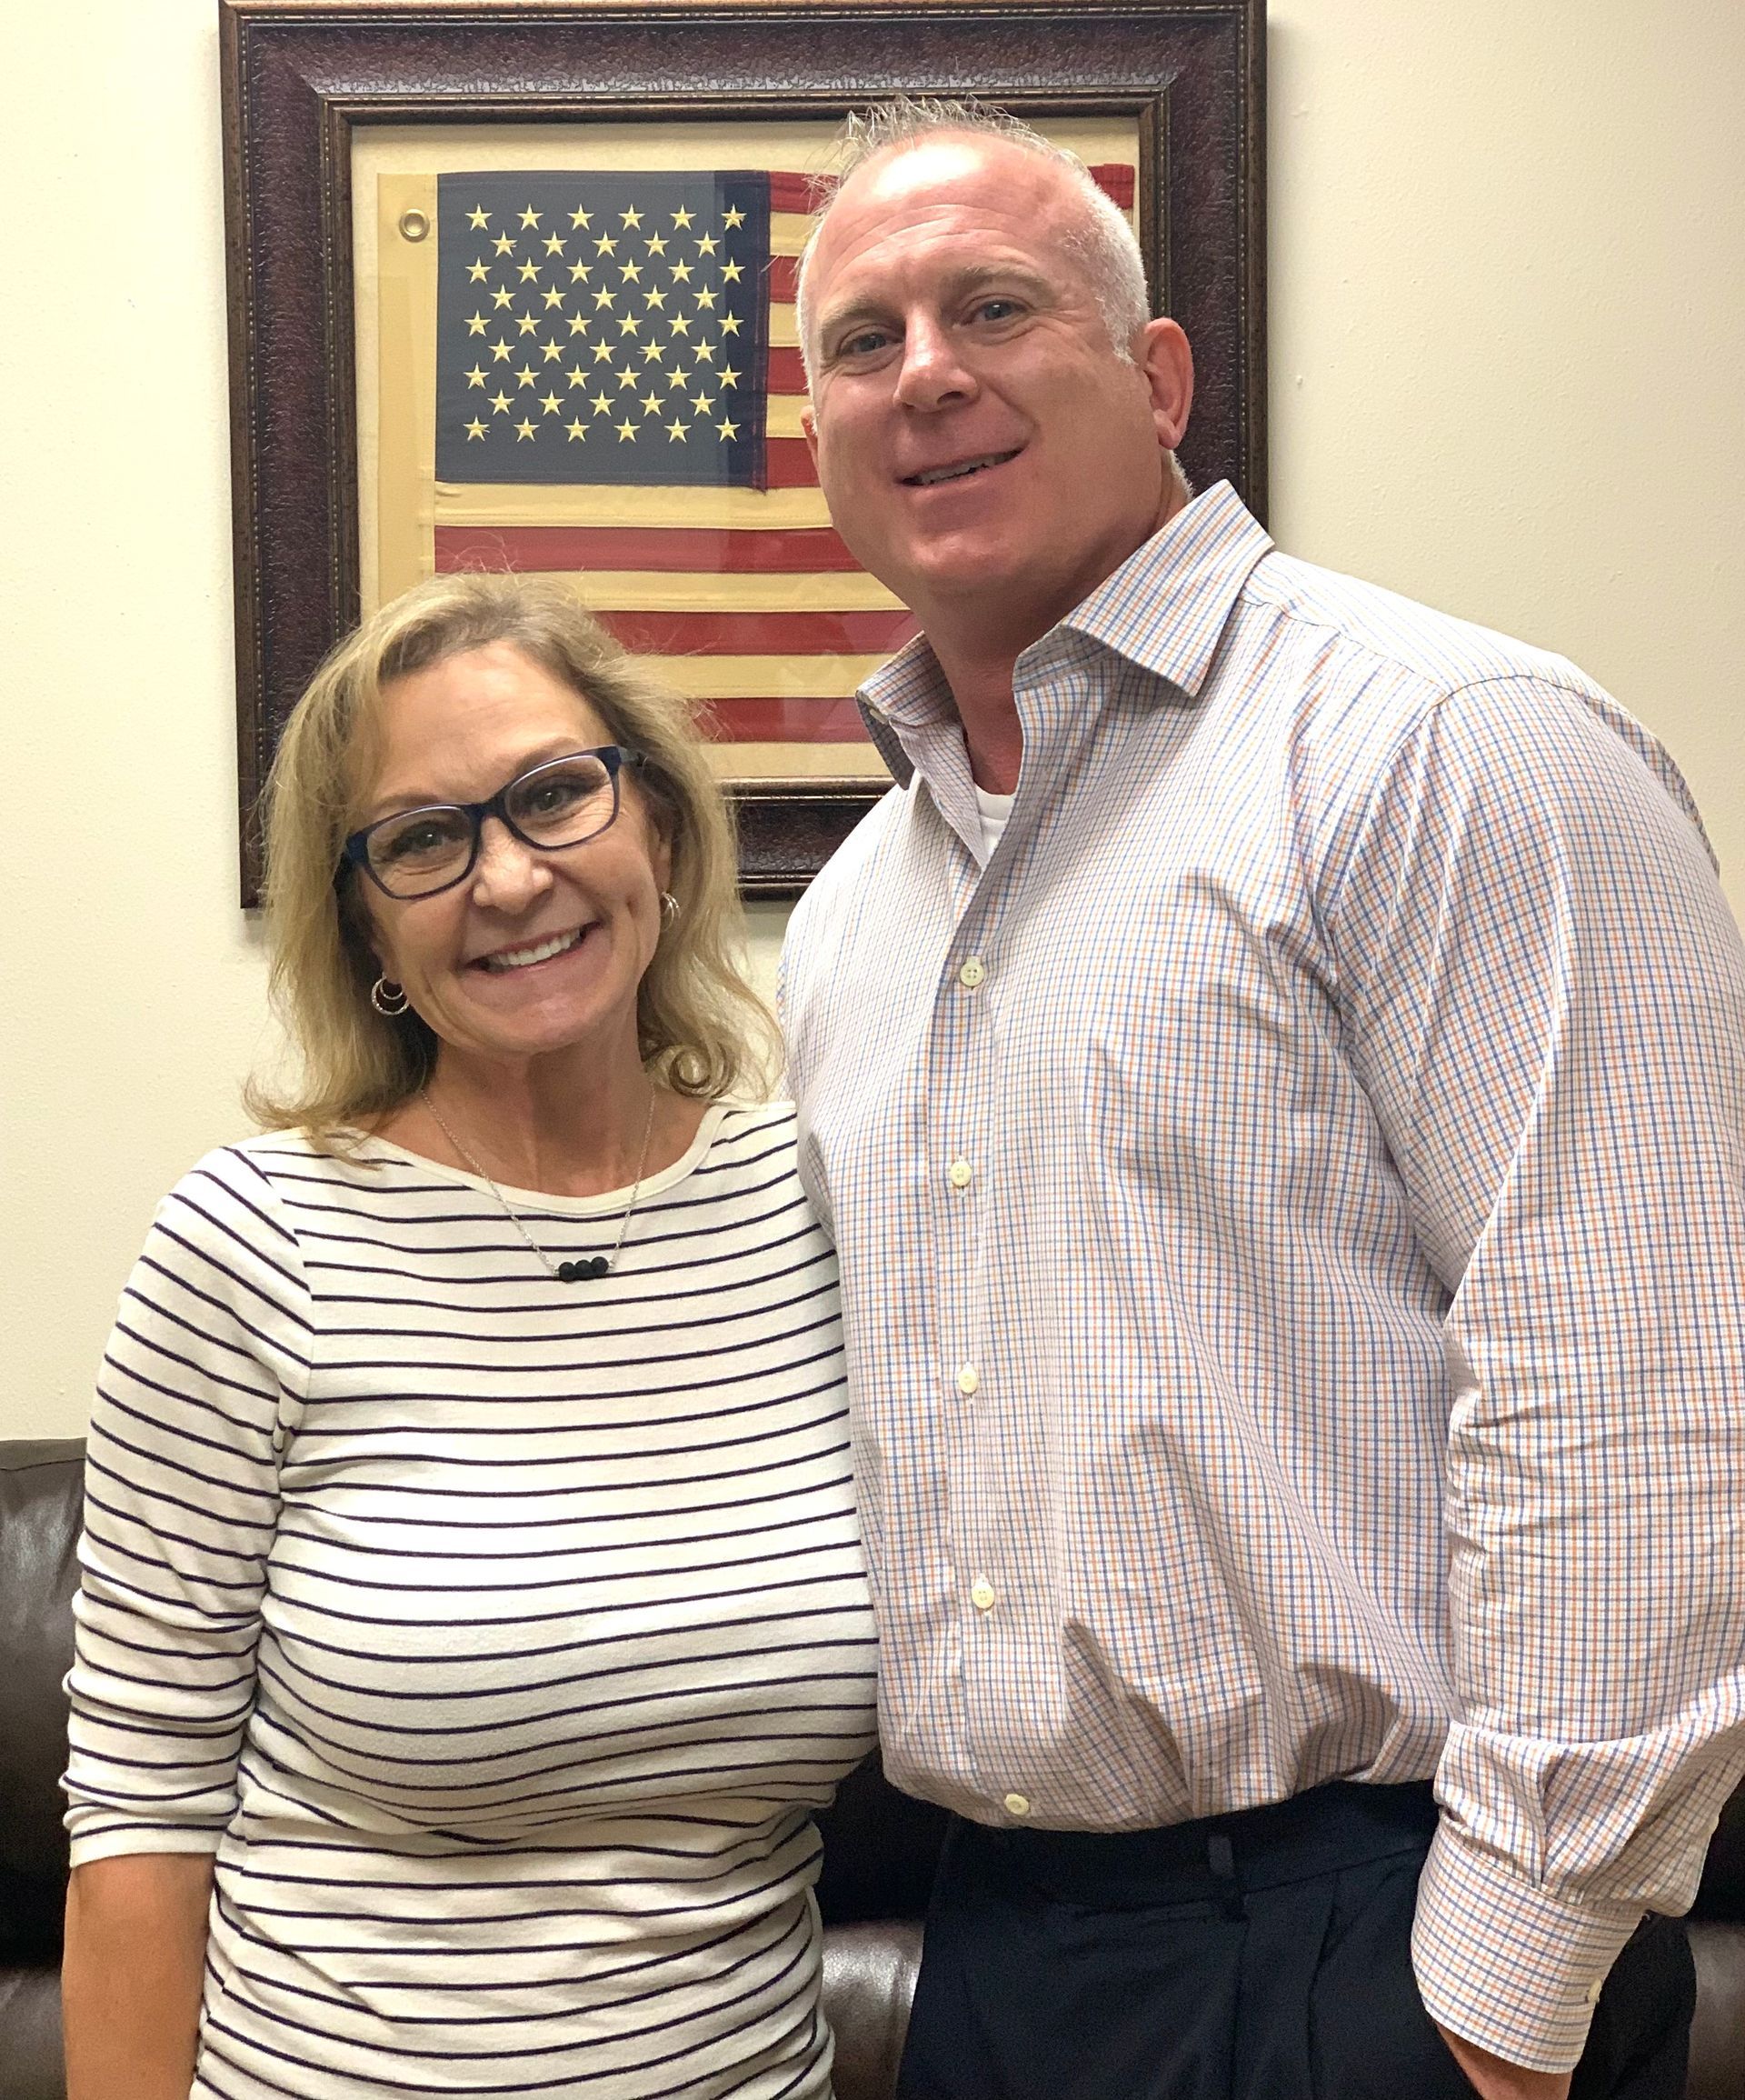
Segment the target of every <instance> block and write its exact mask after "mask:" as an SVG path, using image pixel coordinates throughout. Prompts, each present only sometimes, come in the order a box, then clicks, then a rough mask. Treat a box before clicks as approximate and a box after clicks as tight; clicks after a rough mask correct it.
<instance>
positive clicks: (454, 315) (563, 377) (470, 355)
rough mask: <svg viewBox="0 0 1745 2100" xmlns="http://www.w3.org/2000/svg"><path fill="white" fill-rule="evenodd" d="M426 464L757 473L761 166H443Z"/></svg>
mask: <svg viewBox="0 0 1745 2100" xmlns="http://www.w3.org/2000/svg"><path fill="white" fill-rule="evenodd" d="M436 237H437V242H438V255H437V320H436V336H437V343H436V477H437V479H438V480H439V481H447V482H547V483H603V484H615V485H626V484H628V485H635V486H644V485H664V486H671V485H675V484H678V485H696V486H705V487H738V488H761V487H763V485H764V396H765V393H766V390H767V384H768V359H767V355H766V354H767V349H768V331H769V321H768V315H769V291H768V278H769V251H770V178H769V176H768V175H765V174H756V173H748V174H718V173H710V172H698V173H695V174H689V173H687V174H675V173H654V174H639V173H634V172H632V173H623V174H619V173H613V174H593V173H585V174H564V175H555V174H549V173H533V174H527V175H514V174H499V173H493V174H490V175H443V176H441V177H440V178H439V179H438V183H437V222H436Z"/></svg>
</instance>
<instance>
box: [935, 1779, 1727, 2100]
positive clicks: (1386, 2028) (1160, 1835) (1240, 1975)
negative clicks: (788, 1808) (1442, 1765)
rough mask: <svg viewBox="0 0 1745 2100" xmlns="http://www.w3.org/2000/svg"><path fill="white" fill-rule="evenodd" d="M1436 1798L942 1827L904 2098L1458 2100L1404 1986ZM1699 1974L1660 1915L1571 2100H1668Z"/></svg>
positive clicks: (1466, 2094) (1326, 1800) (1398, 1795)
mask: <svg viewBox="0 0 1745 2100" xmlns="http://www.w3.org/2000/svg"><path fill="white" fill-rule="evenodd" d="M1435 1828H1436V1805H1435V1802H1434V1800H1433V1798H1432V1796H1431V1790H1430V1788H1429V1787H1428V1786H1427V1785H1423V1786H1358V1785H1343V1784H1341V1785H1331V1786H1321V1787H1317V1788H1315V1789H1314V1790H1313V1791H1312V1792H1311V1793H1308V1794H1303V1795H1298V1796H1297V1797H1296V1799H1294V1800H1292V1801H1286V1802H1280V1803H1278V1804H1276V1805H1272V1806H1271V1807H1267V1808H1260V1809H1251V1810H1247V1811H1244V1812H1242V1813H1241V1814H1238V1815H1222V1816H1212V1817H1209V1818H1207V1819H1206V1820H1205V1821H1203V1822H1200V1823H1191V1824H1183V1825H1176V1826H1174V1827H1172V1828H1171V1829H1166V1830H1145V1831H1136V1832H1132V1833H1129V1834H1123V1835H1101V1834H1099V1835H1081V1834H1077V1833H1072V1832H1062V1831H1046V1830H989V1829H984V1828H982V1826H981V1825H976V1824H972V1823H964V1822H961V1821H957V1820H955V1819H954V1820H953V1822H952V1828H951V1833H950V1835H949V1836H948V1838H947V1840H946V1845H945V1852H944V1855H943V1858H942V1862H941V1865H940V1871H939V1878H938V1881H937V1884H936V1885H935V1887H934V1891H933V1896H932V1904H931V1905H930V1907H929V1910H928V1914H927V1937H926V1945H925V1948H924V1950H923V1954H922V1968H921V1978H920V1982H919V1985H918V1986H917V1988H916V1992H915V2004H914V2012H913V2015H912V2018H911V2021H910V2026H909V2039H908V2045H907V2047H906V2049H905V2052H904V2055H903V2062H902V2075H901V2078H900V2080H899V2084H898V2094H899V2100H1472V2087H1471V2085H1470V2084H1469V2083H1468V2082H1467V2080H1466V2079H1465V2078H1464V2077H1463V2076H1462V2075H1461V2071H1460V2070H1459V2068H1458V2067H1457V2065H1455V2062H1454V2059H1453V2057H1452V2056H1451V2055H1450V2054H1449V2051H1448V2048H1447V2045H1446V2044H1444V2042H1443V2041H1442V2038H1441V2035H1439V2034H1438V2033H1437V2031H1436V2029H1435V2026H1434V2025H1432V2023H1431V2018H1430V2015H1429V2014H1428V2013H1427V2012H1426V2011H1425V2010H1424V2005H1423V2001H1422V1999H1421V1997H1420V1995H1419V1993H1418V1986H1417V1984H1416V1982H1415V1980H1414V1979H1413V1976H1412V1972H1411V1920H1412V1911H1413V1907H1414V1905H1415V1902H1416V1899H1417V1893H1418V1876H1419V1874H1420V1873H1421V1870H1422V1867H1423V1864H1424V1856H1425V1854H1426V1853H1427V1851H1428V1850H1429V1847H1430V1841H1431V1836H1432V1835H1434V1832H1435ZM1695 1996H1696V1980H1695V1971H1694V1969H1693V1966H1692V1964H1691V1959H1690V1945H1689V1943H1688V1942H1687V1940H1686V1937H1685V1933H1684V1927H1683V1925H1681V1924H1680V1922H1679V1921H1677V1920H1676V1919H1670V1918H1660V1917H1650V1918H1649V1919H1648V1920H1646V1921H1645V1922H1644V1924H1643V1925H1642V1927H1641V1929H1640V1931H1639V1932H1638V1933H1637V1934H1636V1935H1635V1937H1634V1938H1632V1939H1631V1940H1630V1943H1629V1945H1627V1946H1626V1947H1625V1949H1624V1951H1623V1953H1622V1954H1621V1955H1620V1956H1619V1958H1618V1961H1617V1963H1616V1965H1614V1967H1613V1969H1612V1972H1611V1975H1610V1977H1609V1978H1608V1979H1607V1982H1606V1985H1605V1987H1604V1989H1603V1990H1602V1992H1601V1993H1600V2002H1599V2004H1598V2005H1597V2006H1596V2007H1595V2013H1594V2022H1593V2028H1592V2033H1591V2035H1590V2040H1589V2044H1588V2049H1587V2053H1586V2055H1584V2056H1583V2057H1582V2059H1581V2064H1580V2068H1579V2070H1578V2071H1577V2073H1576V2075H1575V2081H1574V2086H1573V2092H1572V2100H1681V2096H1682V2095H1683V2092H1684V2079H1685V2060H1686V2056H1687V2054H1688V2048H1689V2039H1690V2015H1691V2011H1692V2007H1693V2005H1694V2003H1695Z"/></svg>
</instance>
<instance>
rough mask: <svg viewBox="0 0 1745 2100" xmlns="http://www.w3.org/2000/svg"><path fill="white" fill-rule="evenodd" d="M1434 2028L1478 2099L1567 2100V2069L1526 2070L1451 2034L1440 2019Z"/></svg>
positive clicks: (1568, 2075) (1503, 2057) (1568, 2086)
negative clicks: (1446, 2045) (1478, 2096)
mask: <svg viewBox="0 0 1745 2100" xmlns="http://www.w3.org/2000/svg"><path fill="white" fill-rule="evenodd" d="M1436 2032H1437V2033H1438V2034H1439V2035H1441V2037H1442V2039H1443V2041H1444V2042H1446V2043H1447V2044H1448V2046H1449V2052H1450V2054H1451V2055H1452V2056H1453V2058H1454V2061H1455V2062H1456V2063H1457V2064H1458V2065H1460V2067H1461V2070H1462V2071H1463V2072H1464V2073H1465V2074H1466V2078H1467V2082H1468V2084H1469V2085H1471V2088H1472V2090H1473V2091H1474V2092H1475V2093H1476V2094H1478V2095H1480V2100H1569V2091H1570V2077H1571V2074H1570V2073H1569V2072H1568V2071H1529V2070H1527V2069H1525V2068H1524V2067H1523V2066H1522V2065H1520V2064H1511V2063H1510V2061H1509V2060H1508V2058H1507V2057H1506V2056H1495V2055H1491V2051H1490V2050H1489V2049H1481V2048H1480V2046H1479V2045H1478V2044H1477V2043H1476V2042H1465V2041H1462V2040H1461V2037H1460V2035H1451V2034H1450V2033H1449V2031H1448V2029H1447V2028H1446V2027H1445V2026H1443V2025H1442V2024H1441V2021H1440V2020H1438V2021H1437V2023H1436Z"/></svg>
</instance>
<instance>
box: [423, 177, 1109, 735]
mask: <svg viewBox="0 0 1745 2100" xmlns="http://www.w3.org/2000/svg"><path fill="white" fill-rule="evenodd" d="M1092 172H1093V173H1094V174H1095V175H1096V176H1097V178H1098V180H1099V181H1100V182H1101V183H1102V185H1103V186H1104V188H1105V189H1107V190H1109V191H1110V192H1111V194H1112V195H1114V196H1115V198H1116V200H1117V202H1119V203H1121V204H1122V205H1123V206H1126V205H1131V203H1132V189H1133V174H1134V171H1133V170H1132V168H1131V167H1125V166H1119V165H1117V166H1112V167H1099V168H1096V169H1094V170H1093V171H1092ZM812 205H813V179H812V178H811V177H809V176H806V175H801V174H790V173H784V172H783V171H780V170H769V169H751V170H711V169H704V170H666V169H661V170H647V171H643V170H632V169H624V168H616V169H604V170H580V171H573V172H567V171H558V172H553V171H551V170H538V171H529V172H523V173H516V172H514V171H508V170H494V171H491V172H489V173H484V174H453V175H443V176H441V177H440V179H439V182H438V185H437V246H438V256H437V342H436V352H437V355H436V432H435V439H436V443H435V470H436V489H435V513H434V555H435V565H436V567H437V568H438V570H456V569H478V568H506V569H515V570H521V571H530V572H535V573H544V574H558V575H565V576H567V577H570V578H572V579H573V581H574V583H575V585H576V587H577V589H578V591H579V593H580V595H581V596H582V597H583V601H584V602H585V603H586V604H587V605H589V607H590V608H591V609H592V610H593V612H594V613H595V614H596V615H597V616H598V617H599V618H600V619H601V621H602V622H603V625H605V626H606V627H607V628H609V629H610V630H611V632H613V634H614V635H616V636H617V637H618V638H619V640H621V641H622V642H623V643H624V644H625V645H627V646H629V647H631V648H634V649H637V650H639V651H642V652H643V653H645V654H647V655H652V656H653V658H655V660H656V663H655V667H656V668H657V669H658V670H659V671H660V672H661V673H662V674H663V675H665V676H666V677H667V679H668V680H669V682H670V683H671V684H673V685H676V686H677V687H678V688H679V689H680V690H681V691H683V692H684V693H686V694H687V695H690V696H691V697H692V698H693V700H695V701H696V702H698V703H699V705H701V706H702V707H703V709H704V710H705V720H706V725H707V727H708V728H709V730H710V732H711V733H712V734H713V735H715V736H716V737H718V738H720V739H722V740H723V741H728V742H738V743H798V744H830V743H835V744H842V743H848V742H860V741H862V740H863V732H862V728H861V724H860V719H859V715H858V714H857V712H856V709H855V706H854V701H853V695H854V691H855V688H856V686H857V685H860V684H861V682H862V681H863V679H864V678H865V677H867V676H868V675H870V674H871V672H872V671H873V669H874V668H876V666H877V665H879V664H880V663H882V661H883V660H884V659H885V658H886V657H888V656H889V655H891V654H892V652H893V651H894V650H896V649H897V648H899V647H901V646H902V644H903V643H904V642H905V641H907V640H908V638H909V636H910V635H912V633H913V632H914V622H913V620H912V617H911V615H909V614H908V612H907V611H906V610H905V609H904V608H903V607H902V605H900V604H898V602H897V601H896V599H895V598H894V597H892V595H891V594H890V592H888V591H887V590H885V588H884V587H883V586H882V585H880V584H878V583H876V582H875V581H874V579H873V578H872V577H870V576H868V575H865V574H864V573H863V571H862V570H861V569H860V567H859V565H858V564H857V563H856V562H855V561H854V559H853V555H851V554H850V553H849V552H848V549H847V547H846V546H845V545H843V541H842V539H841V538H840V536H839V535H837V534H836V532H835V531H834V530H833V527H832V526H831V524H830V519H829V515H828V512H827V511H826V510H825V507H824V503H823V494H822V492H821V491H820V490H819V488H818V485H817V476H816V475H815V473H814V472H813V465H812V460H811V456H810V454H809V452H808V450H807V447H806V444H805V440H804V437H803V434H802V431H801V427H800V411H801V409H802V408H803V405H804V400H805V377H804V373H803V366H802V363H801V357H800V351H799V347H798V337H797V334H796V331H795V324H794V312H793V298H794V288H795V278H796V273H797V269H798V259H799V255H800V250H801V248H802V246H803V241H804V236H805V233H806V230H807V227H808V225H809V223H810V220H809V214H810V212H811V209H812Z"/></svg>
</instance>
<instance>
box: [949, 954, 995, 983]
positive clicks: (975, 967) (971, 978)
mask: <svg viewBox="0 0 1745 2100" xmlns="http://www.w3.org/2000/svg"><path fill="white" fill-rule="evenodd" d="M987 974H988V973H987V970H986V968H985V967H984V966H983V965H982V958H981V956H980V955H972V956H971V957H970V959H969V961H968V962H967V963H965V964H964V965H963V967H962V969H961V970H960V971H959V972H958V973H957V981H958V983H959V984H960V985H962V987H963V989H964V990H965V991H966V992H973V991H974V989H975V987H976V986H977V985H979V984H980V983H981V982H982V978H983V977H985V976H986V975H987Z"/></svg>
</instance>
